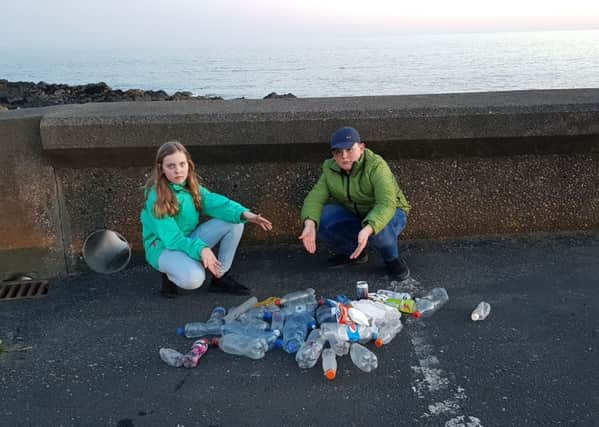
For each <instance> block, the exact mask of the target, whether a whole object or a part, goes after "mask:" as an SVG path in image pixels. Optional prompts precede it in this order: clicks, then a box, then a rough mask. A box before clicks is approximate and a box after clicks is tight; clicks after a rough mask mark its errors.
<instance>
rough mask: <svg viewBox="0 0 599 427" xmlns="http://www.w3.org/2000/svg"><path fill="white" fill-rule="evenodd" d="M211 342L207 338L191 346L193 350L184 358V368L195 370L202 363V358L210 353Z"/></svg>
mask: <svg viewBox="0 0 599 427" xmlns="http://www.w3.org/2000/svg"><path fill="white" fill-rule="evenodd" d="M208 345H209V342H208V340H207V339H206V338H200V339H199V340H197V341H195V342H194V343H193V345H192V346H191V350H189V352H188V353H187V354H185V355H184V356H183V367H184V368H195V367H196V366H198V363H200V358H201V357H202V356H203V355H204V354H206V352H207V351H208Z"/></svg>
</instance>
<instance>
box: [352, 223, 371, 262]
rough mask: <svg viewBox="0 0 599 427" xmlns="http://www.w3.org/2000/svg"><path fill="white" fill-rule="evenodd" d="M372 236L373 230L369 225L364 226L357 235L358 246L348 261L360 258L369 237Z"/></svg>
mask: <svg viewBox="0 0 599 427" xmlns="http://www.w3.org/2000/svg"><path fill="white" fill-rule="evenodd" d="M373 234H374V229H373V228H372V226H371V225H370V224H368V225H366V226H365V227H364V228H363V229H361V230H360V232H359V233H358V246H356V249H355V250H354V252H353V253H352V254H351V255H350V256H349V259H356V258H358V257H359V256H360V254H361V253H362V251H363V250H364V248H365V247H366V245H367V244H368V239H369V238H370V236H372V235H373Z"/></svg>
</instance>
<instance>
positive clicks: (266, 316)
mask: <svg viewBox="0 0 599 427" xmlns="http://www.w3.org/2000/svg"><path fill="white" fill-rule="evenodd" d="M275 307H276V309H277V310H278V309H279V307H278V306H275ZM242 316H245V317H247V318H250V319H259V320H267V321H270V319H271V318H272V306H260V307H252V308H250V309H249V310H248V311H246V312H245V313H243V315H242Z"/></svg>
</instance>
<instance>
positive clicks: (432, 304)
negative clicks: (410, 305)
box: [416, 288, 449, 317]
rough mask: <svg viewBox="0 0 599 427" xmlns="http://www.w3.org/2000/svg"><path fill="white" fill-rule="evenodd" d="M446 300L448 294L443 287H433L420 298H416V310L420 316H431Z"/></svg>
mask: <svg viewBox="0 0 599 427" xmlns="http://www.w3.org/2000/svg"><path fill="white" fill-rule="evenodd" d="M448 300H449V295H447V291H446V290H445V288H434V289H432V290H431V291H430V292H429V293H428V294H426V295H425V296H423V297H422V298H416V311H418V312H419V313H420V316H421V317H429V316H432V315H433V313H435V312H436V311H437V310H439V309H440V308H441V307H442V306H443V305H444V304H445V303H446V302H447V301H448Z"/></svg>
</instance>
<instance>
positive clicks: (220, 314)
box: [206, 305, 227, 324]
mask: <svg viewBox="0 0 599 427" xmlns="http://www.w3.org/2000/svg"><path fill="white" fill-rule="evenodd" d="M226 312H227V311H226V310H225V307H221V306H218V305H217V306H216V307H214V308H213V309H212V312H211V313H210V317H208V320H207V321H206V323H221V324H222V323H224V322H225V321H224V317H225V314H226Z"/></svg>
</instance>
